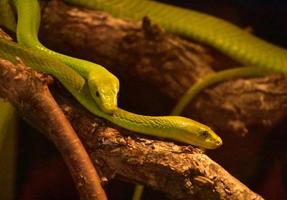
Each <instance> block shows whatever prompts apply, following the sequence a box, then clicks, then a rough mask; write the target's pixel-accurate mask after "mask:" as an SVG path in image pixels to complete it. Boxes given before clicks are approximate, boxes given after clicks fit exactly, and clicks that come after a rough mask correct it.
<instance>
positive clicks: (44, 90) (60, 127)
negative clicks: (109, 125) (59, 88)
mask: <svg viewBox="0 0 287 200" xmlns="http://www.w3.org/2000/svg"><path fill="white" fill-rule="evenodd" d="M0 74H1V76H0V82H1V83H0V85H1V86H0V97H2V98H5V99H7V100H8V101H9V102H11V103H12V104H13V105H14V106H15V107H16V108H17V111H18V112H20V113H21V115H22V117H23V118H24V119H25V120H26V121H28V122H29V123H30V124H32V125H33V126H34V127H36V128H38V130H39V131H40V132H42V133H44V134H45V136H46V137H48V138H50V139H51V140H52V141H53V143H54V144H55V146H56V147H57V148H58V150H59V151H60V153H61V154H62V156H63V158H64V160H65V162H66V164H67V166H68V168H69V170H70V172H71V175H72V177H73V179H74V182H75V184H76V187H77V188H78V190H79V192H80V195H81V197H82V198H83V199H87V200H104V199H107V198H106V195H105V192H104V190H103V189H102V187H101V181H100V178H99V176H98V174H97V172H96V170H95V168H94V166H93V164H92V162H91V159H90V158H89V156H88V154H87V152H86V151H85V149H84V147H83V145H82V143H81V141H80V140H79V138H78V136H77V135H76V133H75V132H74V130H73V128H72V127H71V125H70V123H69V121H68V120H67V119H66V117H65V115H64V114H63V112H62V111H61V109H60V108H59V106H58V105H57V103H56V102H55V100H54V98H53V97H52V95H51V94H50V92H49V89H48V87H47V82H49V81H51V78H50V80H49V78H48V77H45V76H43V75H42V74H39V73H36V72H34V71H31V70H29V69H27V67H25V66H23V65H21V64H18V65H13V64H12V63H10V62H8V61H5V60H2V59H0Z"/></svg>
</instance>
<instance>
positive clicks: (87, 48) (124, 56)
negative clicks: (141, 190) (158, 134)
mask: <svg viewBox="0 0 287 200" xmlns="http://www.w3.org/2000/svg"><path fill="white" fill-rule="evenodd" d="M55 30H57V31H55ZM41 38H42V41H44V42H45V43H46V44H47V45H48V46H50V47H51V48H53V49H57V50H60V51H62V52H64V53H67V54H71V55H76V56H82V57H83V58H85V59H90V60H92V61H95V62H97V63H100V64H103V65H105V66H108V67H109V69H110V70H111V71H113V72H114V73H116V74H117V76H119V77H120V79H121V84H122V86H123V89H124V90H125V89H127V88H128V87H131V86H132V85H136V84H138V82H142V83H143V84H144V87H141V89H144V88H145V89H146V91H145V90H143V91H141V93H140V94H142V93H143V94H145V95H147V94H148V95H150V96H152V97H154V96H156V95H157V93H158V92H161V96H160V98H158V99H161V100H163V102H164V101H166V100H167V99H168V101H169V102H171V103H170V104H167V106H166V107H165V109H166V110H169V109H170V108H171V107H172V103H175V102H176V100H177V99H178V98H179V97H180V96H181V95H182V94H183V93H184V91H185V90H186V89H187V88H188V87H189V86H190V85H191V84H193V83H194V82H196V81H197V80H199V79H200V78H202V77H203V76H205V75H206V74H207V73H210V72H212V71H213V70H212V67H213V66H215V65H218V64H222V63H223V62H222V60H223V61H225V60H226V59H225V58H223V59H222V56H221V55H220V58H221V59H220V60H221V61H218V60H216V59H217V58H219V57H218V54H217V53H216V55H215V54H214V53H213V51H211V50H210V49H208V48H204V47H202V46H201V45H199V44H194V43H191V42H188V41H185V40H182V39H179V38H177V37H174V36H172V35H170V34H167V33H165V32H164V31H162V30H161V29H160V28H158V27H155V26H153V25H151V24H150V23H149V21H148V20H145V21H144V23H143V24H142V23H141V22H132V21H125V20H120V19H114V18H112V17H110V16H109V15H107V14H104V13H101V12H95V11H89V10H87V9H79V8H76V7H69V6H66V5H64V4H62V3H59V2H57V1H51V2H49V3H48V4H47V5H45V6H44V10H43V25H42V30H41ZM215 60H216V62H215ZM230 63H234V62H230V60H229V62H228V64H230ZM223 64H224V63H223ZM225 65H226V64H225ZM286 83H287V82H286V79H285V77H283V76H280V75H274V76H270V77H264V78H261V79H248V80H235V81H230V82H226V83H223V84H219V85H217V86H215V87H212V88H210V89H207V90H205V91H204V92H203V93H202V94H200V95H199V97H198V98H197V99H195V101H193V102H192V103H191V105H190V107H189V108H188V110H187V111H186V115H188V116H192V117H193V118H195V119H199V120H200V121H202V122H205V123H207V124H209V125H210V126H212V127H214V128H215V129H216V130H217V132H219V133H220V134H221V136H223V140H224V143H225V145H226V144H227V147H226V146H225V147H224V148H225V149H227V150H229V151H228V152H230V154H232V156H234V157H236V150H234V149H233V148H230V147H233V146H235V145H238V143H234V141H236V142H239V145H238V146H240V145H242V147H243V148H242V149H248V148H246V145H245V146H244V141H241V140H240V141H238V138H242V137H243V136H245V137H246V136H247V135H250V133H252V134H251V135H253V137H258V136H256V134H253V133H254V130H257V129H259V131H262V132H264V133H266V132H268V130H270V129H271V128H272V127H274V126H275V125H276V124H277V123H278V122H280V121H282V120H284V117H285V115H286V106H285V105H286V94H287V93H286V90H284V88H286V87H285V86H284V85H286ZM125 86H128V87H125ZM134 94H135V93H134ZM136 94H137V95H133V96H130V99H132V102H136V100H138V99H135V98H133V97H134V96H139V97H140V98H139V99H140V100H141V101H145V100H147V99H145V98H143V96H140V94H139V93H136ZM274 94H275V95H274ZM55 95H56V96H57V97H58V101H59V103H60V104H61V105H62V108H63V110H64V111H65V112H66V114H67V116H68V117H69V119H70V120H71V121H72V123H73V124H74V128H75V129H76V130H77V132H78V134H79V136H80V137H81V139H82V141H83V142H84V143H85V145H86V147H87V149H88V150H89V152H90V155H91V156H92V158H93V160H94V162H95V164H96V165H97V167H98V168H99V169H100V170H101V172H102V175H103V176H106V177H107V178H111V177H113V176H114V175H117V176H120V177H121V178H124V179H127V180H130V181H134V182H140V183H143V184H145V185H149V186H152V187H153V188H155V189H158V190H161V191H163V192H165V193H167V194H168V195H169V196H170V197H173V198H176V199H191V198H196V199H209V198H210V199H218V198H219V199H256V198H258V199H260V198H261V197H260V196H257V195H256V194H255V193H253V192H251V191H250V190H249V189H248V188H246V186H244V185H242V184H241V183H240V182H239V181H238V180H236V179H235V178H233V177H232V176H230V175H229V174H228V173H227V172H226V171H225V170H224V169H223V168H222V167H220V166H219V165H217V164H216V163H214V162H213V161H212V160H210V159H209V158H208V157H207V156H206V155H204V154H202V153H201V152H200V151H198V150H196V149H193V148H192V147H186V146H177V145H174V144H173V143H168V142H160V141H157V140H151V139H148V138H145V137H141V136H134V134H130V133H129V132H127V131H126V130H122V129H120V128H118V127H115V126H113V125H112V124H110V123H108V122H106V121H103V120H101V119H98V118H95V117H93V116H91V115H89V114H87V113H86V112H84V111H82V109H80V110H79V109H78V108H79V106H78V105H76V104H75V103H71V98H70V96H68V97H66V96H61V95H60V94H59V92H57V91H55ZM223 97H224V98H223ZM161 100H158V101H160V102H162V101H161ZM129 103H130V104H131V107H133V104H132V103H131V101H129ZM159 104H161V103H155V104H154V105H155V107H158V106H159ZM254 105H256V106H255V107H254ZM258 105H260V106H258ZM136 106H137V107H140V106H138V105H136ZM153 109H156V108H153ZM152 112H153V111H152ZM165 112H168V111H165ZM254 127H255V128H257V129H255V128H254ZM258 127H259V128H258ZM259 131H258V132H259ZM126 132H127V133H126ZM230 135H234V136H235V140H234V141H233V143H232V142H231V143H230V141H229V140H228V137H230ZM254 135H255V136H254ZM262 135H263V134H262ZM226 137H227V138H226ZM249 139H250V138H249ZM250 141H251V142H250V143H251V145H253V143H252V140H250ZM245 143H246V141H245ZM247 143H248V142H247ZM256 144H257V143H256ZM230 149H232V151H231V150H230ZM233 150H234V151H233ZM224 153H226V151H225V152H224ZM248 153H249V152H247V154H242V153H240V155H241V156H244V157H246V159H247V160H250V154H248ZM251 158H252V156H251ZM243 164H244V163H243ZM237 165H240V163H237ZM171 177H172V178H171ZM163 180H164V181H163Z"/></svg>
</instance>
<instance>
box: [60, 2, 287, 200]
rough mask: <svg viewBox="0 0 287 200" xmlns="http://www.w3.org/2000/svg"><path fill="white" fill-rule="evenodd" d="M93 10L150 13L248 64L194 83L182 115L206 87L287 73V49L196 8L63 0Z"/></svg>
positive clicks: (182, 33)
mask: <svg viewBox="0 0 287 200" xmlns="http://www.w3.org/2000/svg"><path fill="white" fill-rule="evenodd" d="M64 1H66V2H68V3H72V4H77V5H82V6H85V7H88V8H91V9H96V10H103V11H107V12H109V13H111V14H112V15H114V16H116V17H122V18H123V17H126V18H131V19H135V20H140V19H141V18H143V17H144V16H148V17H149V18H150V19H151V21H152V22H154V23H156V24H159V25H161V26H162V27H163V28H165V30H167V31H169V32H172V33H175V34H177V35H180V36H183V37H187V38H191V39H193V40H196V41H199V42H202V43H204V44H207V45H209V46H212V47H214V48H215V49H217V50H219V51H221V52H222V53H223V54H225V55H227V56H229V57H231V58H232V59H234V60H236V61H238V62H239V63H242V64H243V65H245V66H251V67H240V68H234V69H228V70H224V71H221V72H219V73H215V74H211V75H208V76H206V77H204V78H203V79H202V80H201V81H199V82H197V83H196V84H194V85H193V86H191V87H190V88H189V89H188V90H187V92H186V93H185V94H184V95H183V97H182V98H181V99H180V101H179V102H178V103H177V105H176V106H175V108H174V109H173V111H172V113H171V114H172V115H178V114H180V113H181V112H182V111H183V109H184V107H185V106H186V105H187V104H188V103H189V102H190V101H191V100H192V99H193V98H194V97H195V96H196V95H197V94H198V93H199V92H200V91H201V90H203V89H204V88H206V87H208V86H210V85H213V84H215V83H218V82H221V81H224V80H229V79H232V78H238V77H257V76H263V75H266V74H268V73H271V72H282V73H286V72H287V51H286V50H285V49H283V48H280V47H277V46H275V45H272V44H270V43H268V42H266V41H263V40H261V39H259V38H257V37H255V36H253V35H251V34H249V33H247V32H246V31H243V30H242V29H240V28H238V27H237V26H235V25H233V24H231V23H228V22H227V21H224V20H221V19H219V18H216V17H213V16H210V15H207V14H204V13H200V12H197V11H193V10H189V9H184V8H179V7H175V6H169V5H166V4H163V3H159V2H155V1H150V0H109V1H108V0H64ZM142 191H143V187H142V186H139V185H137V187H136V190H135V193H134V196H133V200H138V199H140V197H141V194H142Z"/></svg>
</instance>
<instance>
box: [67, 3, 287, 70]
mask: <svg viewBox="0 0 287 200" xmlns="http://www.w3.org/2000/svg"><path fill="white" fill-rule="evenodd" d="M64 1H65V2H68V3H72V4H77V5H82V6H85V7H88V8H91V9H98V10H103V11H107V12H109V13H111V14H112V15H114V16H117V17H126V18H131V19H136V20H140V19H141V18H143V17H144V16H148V17H149V18H150V19H151V20H152V21H153V22H155V23H157V24H160V25H161V26H162V27H163V28H165V29H166V30H167V31H169V32H172V33H175V34H178V35H181V36H184V37H187V38H192V39H194V40H196V41H199V42H202V43H205V44H208V45H210V46H212V47H214V48H216V49H217V50H220V51H221V52H222V53H224V54H225V55H228V56H230V57H231V58H233V59H234V60H237V61H238V62H240V63H242V64H244V65H246V66H260V67H263V68H269V69H272V70H274V71H277V72H286V71H287V50H285V49H283V48H280V47H278V46H275V45H273V44H271V43H268V42H266V41H264V40H261V39H259V38H257V37H255V36H253V35H251V34H249V33H248V32H246V31H244V30H242V29H240V28H239V27H237V26H235V25H233V24H231V23H229V22H227V21H224V20H222V19H219V18H216V17H213V16H211V15H208V14H204V13H201V12H197V11H194V10H190V9H184V8H179V7H176V6H170V5H166V4H163V3H159V2H155V1H150V0H109V1H107V0H64Z"/></svg>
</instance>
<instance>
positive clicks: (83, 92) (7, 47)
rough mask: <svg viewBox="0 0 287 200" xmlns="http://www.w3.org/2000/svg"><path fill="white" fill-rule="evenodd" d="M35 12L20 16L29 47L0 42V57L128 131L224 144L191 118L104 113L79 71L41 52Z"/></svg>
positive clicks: (119, 111)
mask: <svg viewBox="0 0 287 200" xmlns="http://www.w3.org/2000/svg"><path fill="white" fill-rule="evenodd" d="M32 1H34V2H33V3H36V4H37V3H38V2H37V0H30V1H29V4H30V3H31V2H32ZM24 2H25V3H27V2H26V1H24V0H16V1H15V2H14V3H15V5H16V7H17V12H22V9H23V7H22V6H23V5H21V4H24ZM19 4H20V6H19ZM27 9H28V8H27ZM33 9H39V7H38V6H32V7H29V12H26V14H25V13H24V12H23V13H22V14H19V13H18V22H17V23H18V24H17V36H18V37H20V38H21V37H25V40H26V39H27V41H26V42H27V43H29V44H26V42H23V43H22V42H21V41H22V40H21V39H20V44H22V45H24V46H25V47H23V46H21V45H19V44H16V43H14V42H11V41H6V40H4V39H0V57H1V58H4V59H7V60H10V61H12V62H16V61H17V59H16V57H19V58H20V59H21V60H22V61H23V62H24V63H25V64H26V65H28V66H30V67H31V68H33V69H35V70H38V71H41V72H46V73H49V74H51V75H53V76H55V77H56V78H57V79H58V80H59V81H61V83H62V84H63V85H64V86H65V87H66V88H67V89H68V91H69V92H70V93H71V94H72V95H73V96H74V97H75V98H76V99H77V100H78V101H79V102H80V103H81V104H82V105H83V106H84V107H86V108H87V109H88V110H89V111H90V112H92V113H93V114H95V115H97V116H99V117H102V118H105V119H107V120H109V121H111V122H113V123H115V124H117V125H119V126H121V127H124V128H126V129H128V130H132V131H136V132H139V133H143V134H148V135H152V136H158V137H163V138H169V139H173V140H176V141H180V142H184V143H187V144H193V145H196V146H200V147H203V148H207V149H214V148H217V147H219V146H220V145H221V144H222V141H221V139H220V138H219V137H218V136H217V135H216V134H215V133H214V132H213V131H212V130H211V129H210V128H209V127H208V126H205V125H203V124H201V123H198V122H196V121H193V120H191V119H188V118H184V117H179V116H143V115H137V114H134V113H130V112H127V111H125V110H122V109H120V108H116V109H115V110H114V111H113V112H112V113H107V112H104V111H103V110H102V109H101V108H100V107H99V105H98V104H97V103H96V102H95V101H94V98H93V97H92V94H91V91H90V88H89V85H88V84H87V82H86V80H85V79H84V78H83V77H82V76H81V75H80V74H79V73H77V71H76V70H74V69H72V68H70V67H69V65H68V64H67V63H63V62H62V61H60V60H58V59H57V58H56V57H55V56H53V55H51V54H47V52H46V51H45V50H41V49H40V51H39V48H38V47H37V40H38V38H37V34H36V33H37V31H38V30H37V28H38V23H39V19H36V18H32V17H29V16H27V15H29V14H31V12H32V13H33V12H35V11H37V10H33ZM19 16H21V17H19ZM36 17H37V15H36ZM24 27H25V28H24ZM30 44H36V45H35V46H34V45H30ZM26 45H27V46H26ZM105 84H106V83H105Z"/></svg>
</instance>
